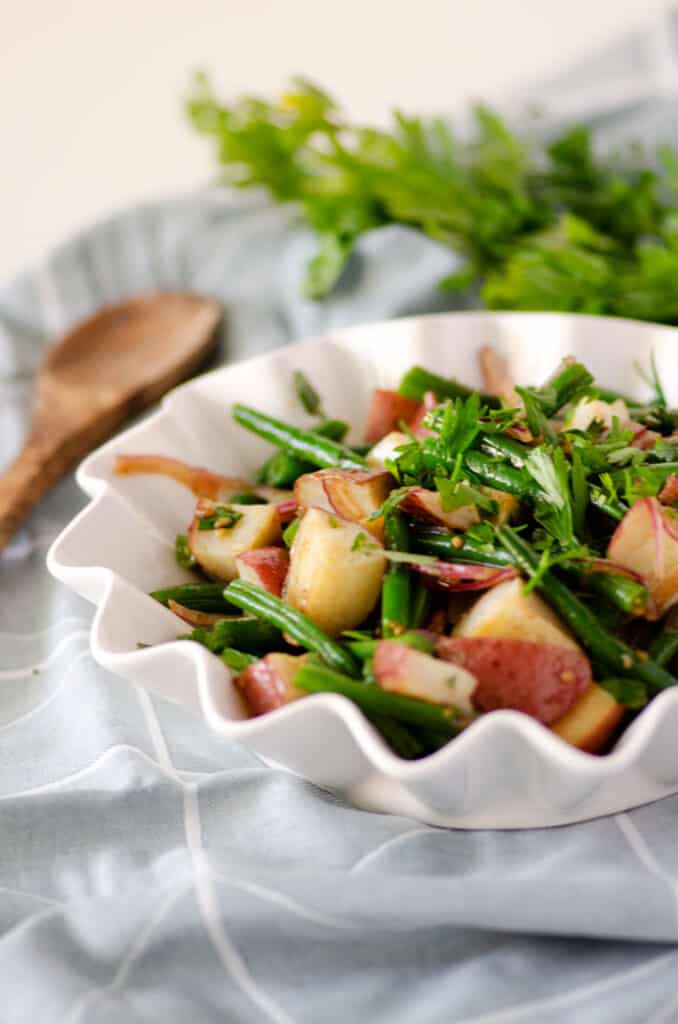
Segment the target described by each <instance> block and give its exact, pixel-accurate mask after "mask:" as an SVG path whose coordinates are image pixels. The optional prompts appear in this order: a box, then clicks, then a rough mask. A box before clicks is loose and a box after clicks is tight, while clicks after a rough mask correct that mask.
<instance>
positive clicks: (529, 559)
mask: <svg viewBox="0 0 678 1024" xmlns="http://www.w3.org/2000/svg"><path fill="white" fill-rule="evenodd" d="M496 532H497V537H498V538H499V540H500V542H501V544H502V545H503V546H504V547H505V548H506V550H507V551H508V552H509V554H510V555H511V557H512V559H513V562H514V564H515V565H516V566H517V567H518V568H519V569H520V570H521V571H522V572H524V573H525V575H527V576H529V577H534V576H535V575H536V574H537V572H538V569H539V563H540V558H539V555H538V554H537V552H536V551H534V549H533V548H532V547H531V546H530V545H529V544H528V543H527V541H525V540H523V538H522V537H520V536H519V535H518V534H517V533H515V532H514V531H513V530H511V529H510V528H509V527H506V526H500V527H498V528H497V531H496ZM536 587H537V589H538V590H539V591H540V592H541V593H542V594H543V596H544V597H545V598H546V600H547V601H548V603H549V604H550V605H551V606H552V608H553V609H554V610H555V611H556V612H557V613H558V615H560V617H561V619H563V621H564V622H565V623H566V624H567V625H568V626H569V627H570V629H571V630H572V632H573V633H574V635H575V636H576V637H578V639H579V640H580V641H581V643H582V645H583V646H584V647H585V648H586V650H587V651H588V652H589V653H590V654H591V655H592V657H593V658H594V659H595V660H596V661H599V662H601V663H602V664H603V665H605V666H607V667H608V668H609V669H610V670H611V671H612V672H613V673H615V674H619V675H622V676H630V677H635V678H637V679H640V680H641V681H642V682H643V683H645V684H646V685H647V686H650V687H651V688H652V689H654V690H662V689H664V688H665V687H668V686H675V684H676V682H677V680H676V679H674V677H673V676H672V675H671V673H670V672H667V671H666V669H664V668H663V667H662V666H661V665H657V664H656V662H654V661H652V660H651V659H650V658H643V657H641V656H640V655H639V654H638V652H637V651H635V650H634V649H633V648H632V647H629V645H628V644H625V643H624V642H623V641H622V640H620V639H619V638H618V637H615V636H612V635H611V634H609V633H607V632H606V631H605V630H604V629H602V627H601V625H600V623H599V621H598V619H597V618H596V616H595V615H594V614H593V612H592V611H590V610H589V608H587V606H586V605H585V604H582V602H581V601H580V600H579V598H578V597H575V595H574V594H573V593H572V591H571V590H570V589H569V588H568V587H567V586H566V585H565V584H564V583H562V582H561V580H559V579H558V577H557V576H555V575H554V573H553V572H552V571H551V570H547V571H546V572H544V573H542V574H541V575H536Z"/></svg>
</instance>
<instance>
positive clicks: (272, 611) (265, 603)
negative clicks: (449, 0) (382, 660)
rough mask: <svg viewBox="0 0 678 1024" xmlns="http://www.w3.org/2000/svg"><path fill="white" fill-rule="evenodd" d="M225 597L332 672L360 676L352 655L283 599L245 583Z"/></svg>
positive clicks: (237, 584)
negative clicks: (315, 655)
mask: <svg viewBox="0 0 678 1024" xmlns="http://www.w3.org/2000/svg"><path fill="white" fill-rule="evenodd" d="M224 594H225V596H226V599H227V600H229V601H231V602H232V603H233V604H236V605H238V607H239V608H242V610H243V611H245V612H250V614H252V615H256V616H258V617H259V618H261V619H264V620H265V622H268V623H270V624H271V626H277V628H278V629H280V630H282V631H283V632H284V633H286V634H288V636H290V637H291V638H292V639H293V640H296V642H297V643H299V644H301V645H302V647H305V648H306V649H307V650H309V651H315V653H316V654H318V655H320V657H321V658H322V659H323V661H325V662H327V664H328V665H331V666H332V668H335V669H337V670H340V671H342V672H346V673H348V674H349V675H356V674H358V672H359V667H358V663H357V662H356V660H355V658H354V657H353V655H352V654H351V653H350V652H349V651H347V650H346V649H345V648H344V647H342V646H341V645H340V644H338V643H336V642H335V641H334V640H332V639H331V638H330V637H329V636H327V634H326V633H324V632H323V630H322V629H320V627H319V626H317V625H316V624H315V622H313V620H312V619H309V617H308V616H307V615H304V613H303V612H300V611H297V610H296V608H291V607H290V606H289V605H288V604H285V602H284V601H282V600H281V599H280V598H279V597H275V595H273V594H269V593H267V591H265V590H262V588H261V587H258V586H256V585H255V584H254V583H246V582H245V581H244V580H234V581H233V583H229V585H228V586H227V587H226V590H225V591H224ZM232 646H243V645H237V644H233V645H232Z"/></svg>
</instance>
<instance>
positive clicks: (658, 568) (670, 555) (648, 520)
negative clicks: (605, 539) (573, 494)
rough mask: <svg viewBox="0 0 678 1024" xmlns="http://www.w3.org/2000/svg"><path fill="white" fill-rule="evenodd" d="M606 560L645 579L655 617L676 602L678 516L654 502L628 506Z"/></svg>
mask: <svg viewBox="0 0 678 1024" xmlns="http://www.w3.org/2000/svg"><path fill="white" fill-rule="evenodd" d="M607 556H608V558H610V559H612V561H614V562H618V563H619V564H620V565H623V566H625V567H626V568H627V569H631V570H632V571H633V572H637V573H640V575H641V576H643V577H644V578H645V581H646V583H647V586H648V588H649V591H650V594H651V595H652V599H653V601H654V603H655V608H656V616H657V617H660V616H662V615H663V614H664V612H666V611H668V609H669V608H670V607H671V605H673V604H675V603H676V602H677V601H678V516H677V515H676V513H675V512H673V510H672V509H669V508H665V507H664V506H663V505H661V504H660V503H659V502H658V501H657V499H656V498H643V499H642V500H641V501H637V502H636V503H635V504H634V505H632V506H631V508H630V509H629V511H628V512H627V513H626V515H625V516H624V518H623V519H622V521H621V523H620V524H619V526H618V527H617V529H616V530H615V532H614V535H613V537H612V540H611V541H610V544H609V547H608V549H607Z"/></svg>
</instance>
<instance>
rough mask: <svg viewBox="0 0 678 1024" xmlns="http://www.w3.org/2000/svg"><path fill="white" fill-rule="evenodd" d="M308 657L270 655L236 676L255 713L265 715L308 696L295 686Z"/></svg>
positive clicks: (250, 708)
mask: <svg viewBox="0 0 678 1024" xmlns="http://www.w3.org/2000/svg"><path fill="white" fill-rule="evenodd" d="M305 657H307V656H306V655H304V654H302V655H293V654H267V655H266V657H265V658H261V659H260V660H259V661H255V662H254V664H252V665H248V666H247V668H246V669H244V671H242V672H241V673H240V675H239V676H237V677H236V680H235V682H236V686H237V687H238V689H239V690H240V691H241V692H242V695H243V697H244V698H245V703H246V704H247V706H248V708H249V710H250V711H251V713H252V714H253V715H264V714H266V712H267V711H275V709H276V708H281V707H282V706H283V705H284V704H289V703H290V701H293V700H298V699H299V698H300V697H305V696H306V694H305V693H303V692H302V691H301V690H297V688H296V687H295V685H294V677H295V675H296V673H297V669H298V668H299V666H300V665H301V663H302V662H303V660H304V658H305Z"/></svg>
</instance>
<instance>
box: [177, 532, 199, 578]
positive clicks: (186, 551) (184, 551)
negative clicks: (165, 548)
mask: <svg viewBox="0 0 678 1024" xmlns="http://www.w3.org/2000/svg"><path fill="white" fill-rule="evenodd" d="M174 557H175V558H176V561H177V565H180V566H181V568H182V569H194V568H195V564H196V563H195V558H194V557H193V554H192V552H191V549H190V548H189V546H188V537H187V536H186V534H185V533H178V534H177V535H176V538H175V541H174Z"/></svg>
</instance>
